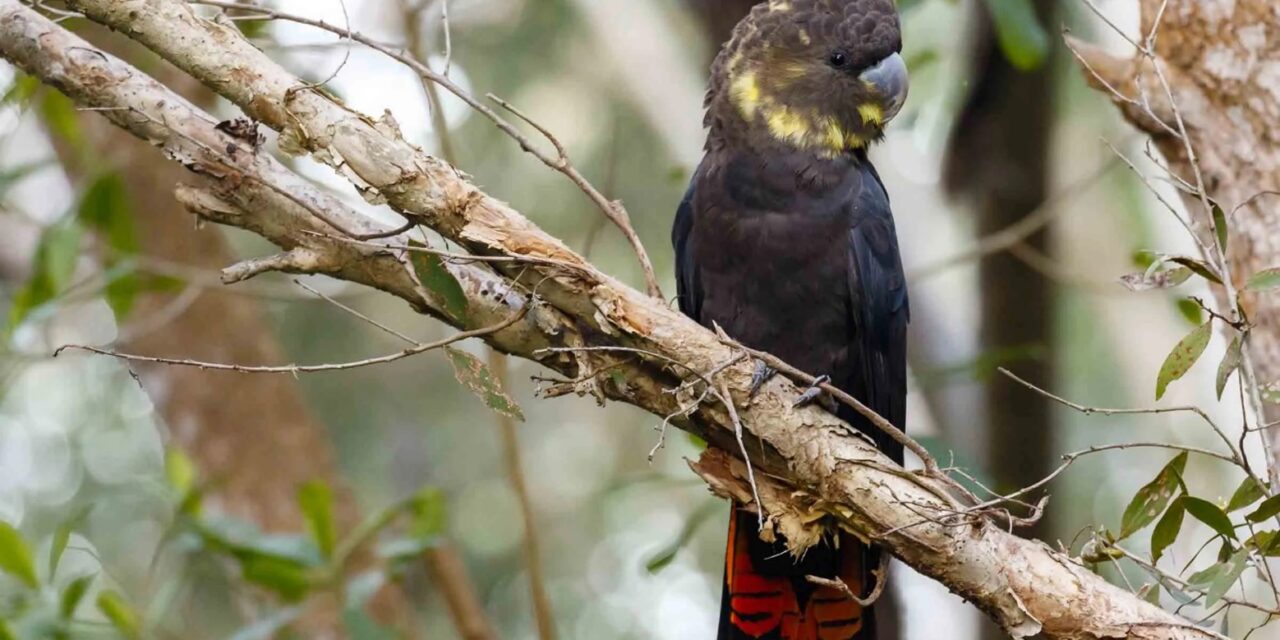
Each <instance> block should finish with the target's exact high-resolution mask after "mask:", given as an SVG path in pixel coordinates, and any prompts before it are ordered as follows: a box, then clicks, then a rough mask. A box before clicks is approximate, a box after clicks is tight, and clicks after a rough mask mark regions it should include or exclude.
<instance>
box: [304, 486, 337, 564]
mask: <svg viewBox="0 0 1280 640" xmlns="http://www.w3.org/2000/svg"><path fill="white" fill-rule="evenodd" d="M298 506H299V507H300V508H301V509H302V515H303V517H305V518H306V519H307V530H308V531H310V532H311V538H312V539H313V540H315V542H316V546H317V547H319V548H320V554H321V555H323V556H324V557H325V558H332V557H333V548H334V546H335V545H336V542H337V539H338V534H337V531H336V529H335V527H334V524H333V491H332V490H330V489H329V485H326V484H324V483H323V482H319V481H313V482H308V483H306V484H304V485H302V488H301V489H299V490H298Z"/></svg>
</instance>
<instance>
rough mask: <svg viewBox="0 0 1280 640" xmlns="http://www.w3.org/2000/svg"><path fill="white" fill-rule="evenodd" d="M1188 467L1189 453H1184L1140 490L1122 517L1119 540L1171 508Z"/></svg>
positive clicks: (1171, 461) (1177, 456)
mask: <svg viewBox="0 0 1280 640" xmlns="http://www.w3.org/2000/svg"><path fill="white" fill-rule="evenodd" d="M1186 467H1187V452H1185V451H1183V452H1182V453H1179V454H1178V455H1176V456H1174V458H1173V459H1172V460H1170V461H1169V463H1168V464H1166V465H1165V466H1164V468H1163V469H1161V470H1160V473H1158V474H1156V477H1155V479H1153V480H1152V481H1151V482H1148V483H1147V484H1146V485H1145V486H1143V487H1142V488H1141V489H1138V492H1137V493H1136V494H1134V496H1133V499H1132V500H1130V501H1129V506H1127V507H1125V510H1124V515H1123V516H1122V517H1121V520H1120V537H1119V540H1123V539H1125V538H1128V537H1129V536H1131V535H1133V534H1134V532H1136V531H1138V530H1139V529H1141V528H1143V527H1145V526H1147V525H1148V524H1151V522H1152V521H1154V520H1155V519H1156V518H1157V517H1159V516H1160V514H1161V513H1163V512H1164V510H1165V507H1168V506H1169V502H1170V501H1171V500H1173V495H1174V493H1175V492H1176V491H1177V490H1178V487H1179V484H1180V482H1181V476H1182V471H1183V470H1184V469H1186Z"/></svg>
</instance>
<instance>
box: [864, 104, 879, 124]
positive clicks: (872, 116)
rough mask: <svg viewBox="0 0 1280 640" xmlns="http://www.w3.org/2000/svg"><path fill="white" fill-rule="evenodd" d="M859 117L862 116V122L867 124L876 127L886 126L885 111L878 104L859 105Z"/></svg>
mask: <svg viewBox="0 0 1280 640" xmlns="http://www.w3.org/2000/svg"><path fill="white" fill-rule="evenodd" d="M858 115H860V116H862V121H863V122H865V123H866V124H873V125H876V126H879V125H882V124H884V109H882V108H880V105H878V104H860V105H858Z"/></svg>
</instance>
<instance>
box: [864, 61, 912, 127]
mask: <svg viewBox="0 0 1280 640" xmlns="http://www.w3.org/2000/svg"><path fill="white" fill-rule="evenodd" d="M858 78H859V79H860V80H862V82H863V83H864V84H866V86H867V88H868V89H870V90H871V91H872V92H873V93H875V94H876V96H878V97H879V98H880V107H881V108H882V109H883V110H884V121H885V122H888V121H890V120H892V119H893V117H894V116H896V115H898V112H899V111H901V110H902V105H903V104H904V103H905V102H906V101H907V89H908V87H909V85H910V83H909V82H908V80H907V63H906V62H905V61H903V59H902V56H900V55H898V54H896V53H895V54H893V55H891V56H889V57H887V58H885V59H884V60H881V61H880V62H877V63H876V64H875V66H873V67H871V68H869V69H867V70H866V71H863V72H862V73H861V74H860V75H859V76H858Z"/></svg>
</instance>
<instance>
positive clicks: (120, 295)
mask: <svg viewBox="0 0 1280 640" xmlns="http://www.w3.org/2000/svg"><path fill="white" fill-rule="evenodd" d="M77 217H78V218H79V219H80V221H81V222H83V223H84V224H85V225H86V226H88V227H89V228H91V229H94V230H95V231H97V232H98V234H99V235H101V236H102V237H103V238H104V240H105V241H106V244H107V246H108V247H110V248H111V253H110V254H109V255H108V256H107V266H108V267H110V268H111V269H110V271H112V272H113V273H112V274H111V277H110V278H109V279H108V281H107V286H106V290H105V292H104V293H105V297H106V299H107V304H108V305H110V306H111V310H112V311H113V312H115V315H116V318H124V317H125V316H127V315H128V314H129V311H130V310H131V309H132V308H133V302H134V299H135V298H136V297H137V295H138V292H139V291H141V289H142V284H141V281H140V280H139V278H138V275H137V274H136V273H135V272H134V270H133V268H132V266H130V265H129V264H128V263H124V262H123V260H122V259H123V258H127V257H129V256H131V255H133V254H135V253H137V252H138V238H137V233H136V232H135V231H134V226H133V208H132V205H131V203H130V201H129V193H128V189H127V187H126V186H125V184H124V179H123V178H122V177H121V176H120V174H118V173H115V172H108V173H103V174H101V175H99V176H97V177H96V178H94V180H93V182H91V183H89V187H88V188H87V189H85V192H84V195H83V196H81V197H80V207H79V210H78V212H77ZM121 267H124V268H123V269H121Z"/></svg>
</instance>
